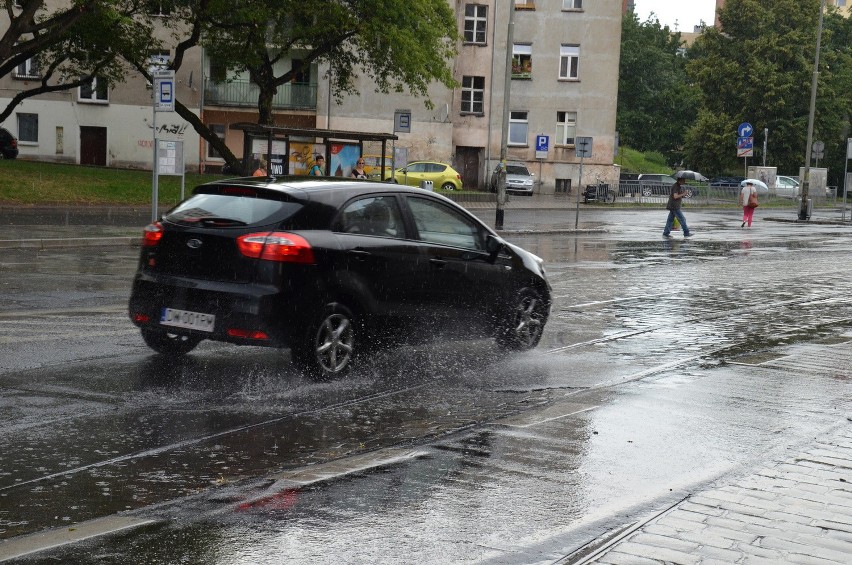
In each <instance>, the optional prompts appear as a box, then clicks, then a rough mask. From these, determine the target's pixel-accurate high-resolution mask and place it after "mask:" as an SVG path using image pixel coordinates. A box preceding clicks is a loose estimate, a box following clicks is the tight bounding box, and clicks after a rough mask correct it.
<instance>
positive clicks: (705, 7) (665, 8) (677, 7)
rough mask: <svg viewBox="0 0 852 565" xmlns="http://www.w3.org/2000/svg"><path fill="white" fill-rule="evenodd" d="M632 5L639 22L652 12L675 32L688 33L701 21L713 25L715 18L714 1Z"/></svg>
mask: <svg viewBox="0 0 852 565" xmlns="http://www.w3.org/2000/svg"><path fill="white" fill-rule="evenodd" d="M634 5H635V6H636V8H635V10H636V15H637V16H638V17H639V21H640V22H644V21H645V20H647V19H648V16H649V15H650V14H651V12H654V13H655V14H656V15H657V19H658V20H660V23H661V24H663V25H668V26H669V27H670V28H671V29H673V30H674V29H677V31H685V32H690V31H692V28H693V27H695V26H697V25H698V24H700V23H701V21H702V20H704V23H706V24H709V25H713V20H714V19H715V17H716V0H634ZM675 22H677V26H675Z"/></svg>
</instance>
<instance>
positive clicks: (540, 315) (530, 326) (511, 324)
mask: <svg viewBox="0 0 852 565" xmlns="http://www.w3.org/2000/svg"><path fill="white" fill-rule="evenodd" d="M546 317H547V307H546V305H545V302H544V300H543V299H542V297H541V294H539V293H538V292H537V291H535V290H533V289H531V288H525V289H523V290H521V291H520V292H519V293H518V295H517V296H516V298H515V307H514V309H513V310H512V313H511V315H510V316H509V318H508V320H507V321H506V323H505V326H504V327H503V328H502V329H501V330H500V333H499V335H498V336H497V345H499V346H500V347H502V348H504V349H509V350H512V351H525V350H527V349H532V348H534V347H535V346H536V345H538V342H539V340H540V339H541V333H542V332H543V331H544V323H545V321H546Z"/></svg>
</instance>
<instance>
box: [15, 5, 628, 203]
mask: <svg viewBox="0 0 852 565" xmlns="http://www.w3.org/2000/svg"><path fill="white" fill-rule="evenodd" d="M449 1H450V2H451V5H452V6H453V7H454V9H455V13H456V16H457V25H458V30H459V35H460V36H461V42H460V44H459V55H458V57H457V58H456V59H455V61H453V62H452V68H453V72H454V77H455V79H456V80H457V82H458V84H459V87H458V88H455V89H450V88H446V87H444V86H443V85H440V84H435V85H432V87H431V88H430V91H429V100H430V101H431V107H427V105H426V104H425V103H424V100H423V99H419V98H414V97H411V96H407V95H403V94H396V93H392V94H387V95H386V94H381V95H377V94H376V93H375V92H374V88H373V85H372V82H371V81H370V79H369V77H366V76H365V77H363V78H362V82H361V84H359V85H358V87H359V88H358V90H359V93H360V94H359V95H353V96H346V97H344V98H343V100H342V102H341V103H339V104H338V103H337V101H336V100H335V97H334V94H335V93H334V92H332V91H331V90H330V82H329V81H328V80H327V76H328V75H327V67H324V66H323V65H319V66H317V65H312V66H311V67H310V69H309V71H307V72H305V73H303V76H300V77H297V79H296V80H294V81H293V82H292V83H291V84H289V85H285V86H284V87H282V88H280V89H279V92H278V95H277V96H276V99H275V103H274V112H275V117H274V119H275V124H276V125H280V126H289V127H306V128H325V129H334V130H349V131H361V132H381V133H390V132H392V131H393V129H394V114H395V110H406V111H408V112H410V116H411V122H410V125H411V128H410V133H399V134H398V136H399V139H398V140H397V141H396V143H395V147H394V149H395V150H396V152H395V153H396V155H397V156H399V158H400V159H404V160H405V161H407V162H410V161H414V160H436V161H442V162H447V163H450V164H452V165H453V166H454V167H455V168H456V169H457V170H459V171H460V173H461V174H462V176H463V180H464V184H465V187H466V188H472V189H482V188H484V187H486V186H487V183H488V180H489V177H490V175H491V173H492V171H493V170H494V168H495V166H496V165H497V163H498V162H499V159H500V155H501V149H502V147H503V145H504V139H505V146H506V151H507V159H508V160H511V161H522V162H525V163H526V164H527V165H528V166H529V168H530V170H531V171H532V172H533V173H535V175H536V177H537V179H538V180H539V186H538V188H537V191H540V192H543V193H553V192H555V191H560V192H561V191H565V192H567V191H568V190H570V189H573V188H574V187H576V186H577V185H578V184H580V183H581V182H582V184H586V183H592V182H595V181H599V180H600V181H604V182H606V181H611V182H614V181H616V180H617V177H618V173H617V169H616V168H615V167H614V166H613V161H614V154H615V150H616V134H615V115H616V106H617V104H616V102H617V100H616V97H617V92H618V64H619V49H620V35H621V18H622V9H623V6H619V5H618V3H617V2H613V1H608V0H515V1H514V2H511V1H500V0H472V1H461V0H449ZM0 17H3V16H0ZM164 17H166V16H164ZM510 21H511V22H512V24H513V25H512V26H511V30H512V31H511V35H512V37H511V39H510V37H509V35H510V25H509V24H510ZM3 23H4V22H3V21H2V20H0V25H2V24H3ZM5 25H7V26H8V20H6V22H5ZM507 54H508V55H509V59H508V60H507ZM167 56H168V54H166V53H164V54H163V57H164V58H165V57H167ZM292 57H293V58H298V57H299V53H298V52H294V53H293V55H292ZM292 62H293V59H290V60H286V61H283V62H282V63H281V65H283V66H287V67H289V65H291V64H292ZM18 70H19V72H16V73H12V75H11V76H6V77H2V78H0V104H8V102H9V101H10V100H11V98H12V97H13V96H14V95H15V93H16V92H18V91H20V90H22V89H23V88H26V87H27V85H28V81H32V80H34V79H36V78H38V69H35V68H28V67H27V66H26V65H22V66H21V67H19V69H18ZM175 78H176V80H175V88H176V92H175V94H176V98H177V99H178V100H180V101H181V102H183V104H184V105H186V106H187V107H188V108H190V109H191V111H192V112H193V113H195V114H197V115H198V116H199V117H200V118H201V120H202V121H203V122H204V123H205V124H206V125H208V127H210V128H211V129H212V130H213V131H215V132H216V133H217V134H218V135H220V137H223V138H224V139H225V142H226V144H227V145H228V147H229V148H230V149H231V150H232V151H233V152H234V154H235V155H242V154H243V147H242V145H243V137H242V133H241V132H239V131H236V130H232V129H231V128H230V126H231V125H232V124H235V123H240V122H256V120H257V110H256V106H257V96H256V93H257V90H256V87H255V86H254V85H252V84H251V83H250V81H249V80H248V78H247V77H244V76H239V75H234V74H232V73H229V71H228V70H227V69H223V68H222V67H221V66H220V65H218V64H217V62H216V61H215V60H210V59H209V58H208V57H207V56H206V55H205V53H204V52H203V50H202V49H201V48H197V49H193V50H191V51H190V52H188V53H187V56H186V59H185V60H184V63H183V65H182V67H181V69H180V70H179V71H178V73H177V75H176V77H175ZM504 110H505V111H504ZM506 112H508V116H507V117H508V119H507V120H506V124H504V116H506ZM504 125H505V127H506V130H505V131H504ZM3 126H4V127H6V128H7V129H9V130H10V131H12V133H13V134H15V135H16V136H17V137H18V138H19V144H20V152H21V155H20V157H21V158H28V159H38V160H54V161H63V162H71V163H80V164H93V165H104V166H115V167H136V168H147V169H150V168H151V167H152V162H153V139H154V128H155V127H156V130H157V138H158V139H166V140H180V141H183V143H184V157H185V162H186V168H187V170H202V171H216V170H218V169H219V168H221V166H222V165H223V160H222V159H221V158H219V156H218V155H217V154H216V152H215V151H214V150H213V149H212V148H211V147H209V146H208V144H207V143H206V142H205V141H204V140H203V139H201V138H200V137H199V136H198V134H197V133H196V132H195V131H194V130H193V128H192V127H191V126H190V125H189V124H188V123H187V122H186V121H184V120H182V119H181V118H180V117H179V116H178V114H176V113H172V112H157V114H156V116H155V115H154V113H153V103H152V89H151V87H150V85H148V84H146V81H145V80H144V79H143V78H142V77H141V75H135V76H133V75H131V76H128V78H127V80H126V81H125V82H124V83H122V84H119V85H114V86H112V87H111V88H109V89H105V88H102V87H101V86H99V85H97V84H92V85H88V86H86V87H83V88H78V89H74V90H71V91H65V92H59V93H54V94H49V95H41V96H38V97H35V98H30V99H27V100H26V101H24V102H23V103H22V104H20V105H19V106H18V107H16V108H15V110H14V112H13V114H12V115H11V116H10V118H8V119H7V120H6V121H5V123H4V124H3ZM545 137H546V138H547V141H548V146H547V150H546V151H545V152H542V151H538V152H537V151H536V149H537V148H538V149H541V147H540V145H541V143H540V142H541V141H542V140H543V138H545ZM578 137H583V138H591V139H592V141H593V145H592V152H591V156H590V157H585V158H584V159H583V179H582V181H581V179H580V159H578V158H577V156H576V139H577V138H578ZM537 146H539V147H537ZM369 151H372V149H369V150H368V149H365V152H369ZM399 164H401V163H399ZM290 171H291V172H298V171H294V170H293V169H292V167H291V168H290ZM333 172H334V171H332V173H333Z"/></svg>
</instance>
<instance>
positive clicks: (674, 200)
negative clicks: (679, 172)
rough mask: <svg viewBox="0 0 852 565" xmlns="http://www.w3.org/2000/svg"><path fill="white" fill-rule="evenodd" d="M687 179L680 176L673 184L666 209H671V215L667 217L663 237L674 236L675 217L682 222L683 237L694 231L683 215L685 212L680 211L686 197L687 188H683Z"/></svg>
mask: <svg viewBox="0 0 852 565" xmlns="http://www.w3.org/2000/svg"><path fill="white" fill-rule="evenodd" d="M684 182H686V179H684V178H679V179H677V181H675V183H674V184H673V185H672V190H671V193H670V194H669V202H668V204H666V210H668V211H669V217H668V219H666V227H665V228H663V237H671V236H672V223H673V222H674V219H675V218H677V221H678V222H680V229H682V230H683V237H689V236H691V235H692V232H691V231H689V226H687V225H686V218H684V217H683V212H681V211H680V205H681V203H682V201H683V199H684V197H686V189H685V188H683V183H684Z"/></svg>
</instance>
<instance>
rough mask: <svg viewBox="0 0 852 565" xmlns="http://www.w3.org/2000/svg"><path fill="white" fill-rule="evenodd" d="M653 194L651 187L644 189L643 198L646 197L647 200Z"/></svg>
mask: <svg viewBox="0 0 852 565" xmlns="http://www.w3.org/2000/svg"><path fill="white" fill-rule="evenodd" d="M653 194H654V191H653V190H651V187H650V186H646V187H645V188H643V189H642V196H645V197H646V198H647V197H648V196H652V195H653Z"/></svg>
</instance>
